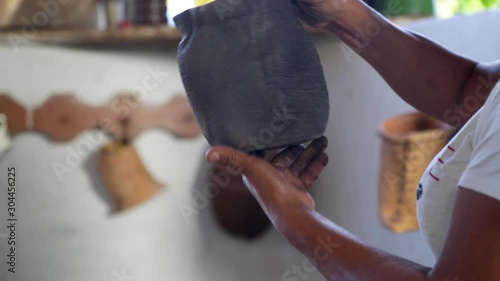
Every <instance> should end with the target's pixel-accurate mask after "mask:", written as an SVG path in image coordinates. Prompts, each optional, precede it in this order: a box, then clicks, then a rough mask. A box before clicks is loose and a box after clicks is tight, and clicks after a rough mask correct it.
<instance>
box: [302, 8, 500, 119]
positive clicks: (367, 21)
mask: <svg viewBox="0 0 500 281" xmlns="http://www.w3.org/2000/svg"><path fill="white" fill-rule="evenodd" d="M298 2H299V5H300V6H301V7H302V9H301V10H300V13H299V15H300V18H301V19H302V20H304V21H305V22H307V23H309V24H311V25H313V26H316V27H320V28H324V29H326V30H328V31H330V32H331V33H333V34H335V35H336V36H337V37H338V38H340V39H341V40H342V41H343V42H344V43H345V44H346V45H347V46H349V47H350V48H351V49H352V50H354V51H355V52H356V53H358V54H359V55H360V56H361V57H362V58H363V59H365V60H366V61H367V62H368V63H369V64H370V65H371V66H372V67H374V68H375V70H376V71H377V72H378V73H379V74H380V75H381V76H382V77H383V78H384V79H385V81H386V82H387V83H388V84H389V85H390V86H391V87H392V89H393V90H394V91H395V92H396V93H397V94H398V95H399V96H400V97H401V98H402V99H403V100H405V101H406V102H408V103H409V104H411V105H412V106H414V107H415V108H417V109H418V110H420V111H422V112H425V113H427V114H429V115H431V116H433V117H435V118H438V119H439V120H442V121H445V122H447V123H449V124H450V125H453V126H456V127H461V126H462V125H463V124H465V123H466V122H467V120H468V119H469V118H470V117H472V115H473V114H474V113H475V112H476V111H477V110H479V108H480V107H481V106H482V105H483V104H484V102H485V101H486V98H487V97H488V95H489V93H490V92H491V90H492V89H493V87H494V86H495V84H496V82H497V81H498V80H499V79H500V62H495V63H491V64H482V63H478V62H476V61H474V60H471V59H468V58H466V57H463V56H461V55H458V54H456V53H453V52H451V51H449V50H447V49H446V48H443V47H442V46H440V45H439V44H436V43H435V42H432V41H431V40H429V39H427V38H425V37H423V36H421V35H418V34H416V33H414V32H411V31H409V30H407V29H404V28H401V27H398V26H396V25H395V24H393V23H391V22H390V21H389V20H387V19H386V18H385V17H383V16H382V15H381V14H379V13H377V12H375V11H374V10H373V9H371V8H370V7H368V6H367V5H366V4H365V3H363V1H360V0H299V1H298ZM395 3H396V4H397V3H398V2H397V1H395ZM478 47H480V46H478ZM470 99H474V100H473V101H471V100H470ZM466 101H469V102H470V104H474V105H475V106H472V107H470V106H464V104H465V102H466Z"/></svg>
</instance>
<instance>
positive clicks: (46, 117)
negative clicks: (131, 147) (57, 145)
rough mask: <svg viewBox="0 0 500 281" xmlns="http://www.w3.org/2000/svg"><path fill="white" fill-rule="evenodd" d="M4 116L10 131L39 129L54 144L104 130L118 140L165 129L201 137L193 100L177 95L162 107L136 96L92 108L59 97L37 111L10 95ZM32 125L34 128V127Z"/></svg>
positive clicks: (1, 101) (0, 105)
mask: <svg viewBox="0 0 500 281" xmlns="http://www.w3.org/2000/svg"><path fill="white" fill-rule="evenodd" d="M0 113H3V114H5V115H6V116H7V119H8V120H10V122H9V132H10V133H11V134H12V135H16V134H19V133H22V132H25V131H28V130H35V131H38V132H40V133H42V134H45V135H46V136H47V137H49V138H50V139H52V140H54V141H69V140H72V139H73V138H75V137H76V136H78V135H79V134H80V133H82V132H83V131H85V130H92V129H98V128H101V129H104V130H106V131H107V132H109V133H110V134H111V135H112V136H113V137H114V138H115V139H117V140H118V139H122V138H124V137H126V138H128V139H131V140H132V139H134V138H136V137H137V136H138V135H139V134H141V133H142V132H144V131H145V130H148V129H152V128H158V129H164V130H167V131H169V132H171V133H172V134H174V135H175V136H176V137H178V138H182V139H185V138H194V137H197V136H199V135H200V134H201V130H200V128H199V126H198V123H197V122H196V118H195V116H194V113H193V111H192V109H191V106H190V104H189V101H188V100H187V98H186V97H184V96H176V97H174V98H173V99H172V100H170V101H168V102H167V103H164V104H162V105H159V106H144V105H142V104H141V103H140V102H139V101H138V100H137V99H136V98H135V97H134V96H132V95H119V96H118V97H117V98H115V99H113V100H112V101H111V102H110V103H108V104H106V105H104V106H90V105H86V104H84V103H81V102H80V101H78V100H77V99H76V98H75V97H74V96H73V95H70V94H59V95H54V96H52V97H51V98H50V99H48V100H47V101H46V102H45V103H44V104H42V105H40V106H39V107H37V108H35V109H34V110H33V111H31V110H27V109H25V108H24V107H23V106H22V105H21V104H19V103H18V102H17V101H15V100H14V99H13V98H11V97H10V96H9V95H7V94H0ZM123 118H127V119H128V120H129V126H128V131H127V134H128V135H127V136H122V135H121V133H122V130H121V129H120V128H121V125H120V120H122V119H123ZM30 123H32V126H30Z"/></svg>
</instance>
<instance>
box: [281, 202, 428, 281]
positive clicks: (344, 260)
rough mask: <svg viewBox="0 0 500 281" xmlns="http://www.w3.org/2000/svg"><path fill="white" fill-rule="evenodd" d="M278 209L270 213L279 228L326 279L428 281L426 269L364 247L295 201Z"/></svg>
mask: <svg viewBox="0 0 500 281" xmlns="http://www.w3.org/2000/svg"><path fill="white" fill-rule="evenodd" d="M278 209H279V210H278ZM278 209H274V211H272V212H274V213H275V214H274V215H273V216H271V217H272V218H273V223H274V224H275V226H276V228H277V229H278V231H280V233H281V234H282V235H283V236H284V237H285V238H286V239H287V240H289V241H290V243H292V244H293V245H294V246H295V247H296V248H297V249H299V250H300V251H301V252H302V253H303V254H304V255H305V256H307V257H308V258H309V259H310V260H311V261H312V262H313V263H314V264H315V265H316V267H317V268H318V270H319V271H320V272H321V273H322V274H323V275H324V276H325V277H326V278H327V279H328V280H331V281H333V280H335V281H351V280H353V281H354V280H355V281H387V280H398V281H399V280H400V281H424V280H428V278H427V275H428V273H429V271H430V269H429V268H425V267H423V266H420V265H418V264H415V263H412V262H410V261H407V260H404V259H402V258H399V257H396V256H392V255H390V254H387V253H385V252H383V251H380V250H377V249H374V248H371V247H369V246H366V245H365V244H363V243H362V242H360V241H359V240H358V239H357V238H356V237H355V236H354V235H352V234H350V233H348V232H347V231H345V230H343V229H342V228H340V227H338V226H336V225H335V224H334V223H333V222H331V221H329V220H328V219H326V218H324V217H323V216H321V215H320V214H319V213H318V212H316V211H315V210H313V209H310V208H307V207H300V206H299V205H295V204H293V205H289V206H283V207H282V208H278ZM280 210H281V211H280Z"/></svg>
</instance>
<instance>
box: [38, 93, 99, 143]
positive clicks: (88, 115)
mask: <svg viewBox="0 0 500 281" xmlns="http://www.w3.org/2000/svg"><path fill="white" fill-rule="evenodd" d="M101 112H102V109H101V108H98V107H92V106H88V105H85V104H83V103H81V102H79V101H78V100H77V99H76V98H75V97H74V96H72V95H67V94H65V95H55V96H52V97H51V98H50V99H49V100H47V101H46V102H45V103H44V104H43V105H41V106H40V107H38V108H36V109H35V111H34V113H33V117H34V128H33V129H34V130H36V131H39V132H42V133H44V134H45V135H47V136H49V137H50V138H51V139H53V140H55V141H69V140H71V139H73V138H75V137H76V136H78V135H79V134H80V133H82V132H83V131H85V130H91V129H97V128H98V125H99V120H100V115H101V114H102V113H101Z"/></svg>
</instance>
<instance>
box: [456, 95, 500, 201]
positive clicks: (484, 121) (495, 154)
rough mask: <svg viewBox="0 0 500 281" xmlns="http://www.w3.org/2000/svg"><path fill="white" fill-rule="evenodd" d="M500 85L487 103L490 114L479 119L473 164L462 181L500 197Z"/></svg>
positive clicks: (474, 141) (473, 149)
mask: <svg viewBox="0 0 500 281" xmlns="http://www.w3.org/2000/svg"><path fill="white" fill-rule="evenodd" d="M499 97H500V86H497V87H496V88H495V89H494V91H493V92H492V94H491V96H490V100H489V102H490V103H488V102H487V103H486V104H485V107H489V108H484V109H485V110H484V111H483V112H482V113H487V116H481V117H482V118H481V119H480V120H479V122H478V126H477V128H476V130H475V132H474V136H473V140H472V146H473V147H472V153H471V156H470V159H469V165H468V166H467V168H466V170H465V172H464V173H463V175H462V177H461V178H460V181H459V185H460V186H461V187H463V188H467V189H471V190H474V191H476V192H479V193H482V194H485V195H487V196H490V197H493V198H495V199H498V200H500V101H499Z"/></svg>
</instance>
